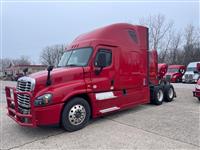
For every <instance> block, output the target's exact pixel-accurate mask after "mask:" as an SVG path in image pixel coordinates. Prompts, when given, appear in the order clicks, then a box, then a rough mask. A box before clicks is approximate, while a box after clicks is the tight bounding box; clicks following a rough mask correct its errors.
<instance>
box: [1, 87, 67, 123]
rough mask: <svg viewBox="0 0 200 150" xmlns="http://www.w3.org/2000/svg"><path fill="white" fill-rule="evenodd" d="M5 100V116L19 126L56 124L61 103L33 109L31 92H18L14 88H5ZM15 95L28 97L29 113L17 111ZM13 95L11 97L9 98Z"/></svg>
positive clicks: (58, 119) (58, 120)
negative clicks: (6, 111)
mask: <svg viewBox="0 0 200 150" xmlns="http://www.w3.org/2000/svg"><path fill="white" fill-rule="evenodd" d="M5 91H6V100H7V110H8V113H7V115H8V116H9V117H10V118H12V119H13V120H14V121H15V122H17V123H18V124H19V125H21V126H27V127H36V126H40V125H41V126H43V125H52V124H58V123H59V122H60V114H61V110H62V107H63V105H64V104H63V103H60V104H55V105H49V106H44V107H34V100H33V95H32V93H31V92H18V91H16V88H13V87H5ZM17 94H22V95H23V94H26V95H28V96H29V97H30V106H31V107H30V113H29V114H23V113H21V112H20V111H19V109H18V102H17ZM11 95H13V96H11Z"/></svg>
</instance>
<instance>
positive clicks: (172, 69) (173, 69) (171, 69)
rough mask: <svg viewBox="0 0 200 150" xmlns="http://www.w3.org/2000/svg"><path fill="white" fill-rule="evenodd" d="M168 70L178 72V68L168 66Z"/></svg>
mask: <svg viewBox="0 0 200 150" xmlns="http://www.w3.org/2000/svg"><path fill="white" fill-rule="evenodd" d="M167 72H178V69H177V68H168V70H167Z"/></svg>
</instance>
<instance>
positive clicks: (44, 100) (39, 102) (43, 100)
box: [34, 94, 52, 106]
mask: <svg viewBox="0 0 200 150" xmlns="http://www.w3.org/2000/svg"><path fill="white" fill-rule="evenodd" d="M51 99H52V94H44V95H42V96H39V97H37V98H36V99H35V102H34V105H35V106H44V105H47V104H49V103H50V102H51Z"/></svg>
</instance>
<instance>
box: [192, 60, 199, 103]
mask: <svg viewBox="0 0 200 150" xmlns="http://www.w3.org/2000/svg"><path fill="white" fill-rule="evenodd" d="M197 72H199V73H200V63H197ZM193 96H194V97H197V98H198V100H199V101H200V79H199V80H198V81H197V84H196V86H195V90H194V91H193Z"/></svg>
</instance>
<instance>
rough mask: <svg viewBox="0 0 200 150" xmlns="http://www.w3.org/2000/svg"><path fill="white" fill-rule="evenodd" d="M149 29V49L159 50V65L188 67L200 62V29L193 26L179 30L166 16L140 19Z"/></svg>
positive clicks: (159, 15)
mask: <svg viewBox="0 0 200 150" xmlns="http://www.w3.org/2000/svg"><path fill="white" fill-rule="evenodd" d="M139 22H140V24H141V25H145V26H147V27H148V28H149V48H150V50H152V49H157V50H158V61H159V63H167V64H182V65H187V64H188V63H190V62H193V61H200V29H199V28H195V27H194V26H193V25H192V24H189V25H186V26H185V28H184V29H183V30H177V29H176V28H175V26H174V22H173V21H168V20H166V18H165V16H164V15H161V14H158V15H154V16H152V15H150V16H148V17H145V18H141V19H140V21H139Z"/></svg>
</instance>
